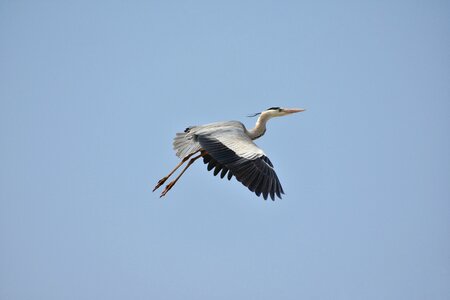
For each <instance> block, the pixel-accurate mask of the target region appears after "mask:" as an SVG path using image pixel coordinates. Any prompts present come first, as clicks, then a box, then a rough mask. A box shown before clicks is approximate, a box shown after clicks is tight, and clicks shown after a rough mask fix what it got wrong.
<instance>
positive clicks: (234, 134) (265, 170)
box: [196, 127, 283, 200]
mask: <svg viewBox="0 0 450 300" xmlns="http://www.w3.org/2000/svg"><path fill="white" fill-rule="evenodd" d="M196 139H197V141H198V143H199V144H200V146H201V147H202V149H204V150H205V151H206V152H207V153H208V155H207V156H209V157H205V158H204V161H205V163H208V170H211V169H212V168H213V167H214V166H215V167H216V168H219V170H218V171H217V173H218V172H219V171H220V169H222V174H223V176H225V174H226V172H225V173H224V170H227V171H228V172H229V173H228V178H229V179H230V178H231V177H232V176H233V175H234V176H235V177H236V179H237V180H238V181H239V182H241V183H242V184H243V185H244V186H246V187H248V189H249V190H250V191H252V192H254V193H255V194H256V195H258V196H260V195H262V196H263V198H264V199H267V198H268V197H269V195H270V197H271V199H272V200H275V195H276V196H277V197H278V198H280V199H281V194H282V193H283V192H282V191H283V190H282V188H281V183H280V181H279V179H278V176H277V174H276V173H275V170H274V169H273V165H272V163H271V162H270V160H269V158H268V157H267V156H265V154H264V152H263V151H262V150H261V149H260V148H258V146H256V144H255V143H253V141H252V140H251V139H250V138H249V137H248V136H247V135H246V134H245V132H244V129H243V127H241V129H239V128H238V127H232V128H228V129H225V130H221V131H220V133H219V132H217V134H216V133H214V132H208V133H206V132H205V133H204V134H201V132H197V136H196ZM216 170H217V169H216ZM214 173H215V175H217V173H216V172H214ZM222 174H221V176H222ZM223 176H222V177H223Z"/></svg>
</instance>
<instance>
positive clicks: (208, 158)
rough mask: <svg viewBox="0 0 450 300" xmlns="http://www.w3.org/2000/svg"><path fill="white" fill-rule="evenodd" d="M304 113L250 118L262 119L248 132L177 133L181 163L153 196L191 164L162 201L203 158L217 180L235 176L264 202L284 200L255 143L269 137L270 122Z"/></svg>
mask: <svg viewBox="0 0 450 300" xmlns="http://www.w3.org/2000/svg"><path fill="white" fill-rule="evenodd" d="M304 110H305V109H299V108H290V109H289V108H281V107H271V108H268V109H267V110H265V111H262V112H259V113H256V114H254V115H252V116H251V117H254V116H258V115H259V117H258V119H257V121H256V125H255V127H254V128H253V129H249V130H248V129H247V128H246V127H245V126H244V124H242V123H241V122H239V121H226V122H216V123H211V124H206V125H200V126H190V127H187V128H186V129H185V130H184V132H181V133H177V134H176V136H175V138H174V140H173V149H174V150H175V152H176V155H177V156H178V157H179V158H180V159H181V161H180V162H179V164H178V165H176V167H175V168H174V169H173V170H172V171H171V172H170V173H169V174H168V175H167V176H165V177H163V178H162V179H161V180H159V181H158V183H157V184H156V186H155V188H154V189H153V192H154V191H155V190H157V189H158V188H159V187H160V186H161V185H163V184H164V183H165V182H166V181H167V179H169V178H170V177H171V176H172V175H173V174H174V173H175V172H176V171H177V170H178V168H180V167H181V166H182V165H183V164H184V163H185V162H186V161H188V160H189V162H188V163H187V165H186V166H185V167H184V168H183V169H182V171H181V172H180V174H179V175H178V176H177V177H176V178H175V179H174V180H173V181H171V182H170V183H169V184H167V186H166V187H165V189H164V190H163V191H162V193H161V195H160V197H164V196H165V195H166V194H167V192H168V191H169V190H171V189H172V187H173V186H174V185H175V184H176V183H177V181H178V180H179V179H180V178H181V176H182V175H183V174H184V173H185V172H186V170H187V169H188V168H189V167H190V166H191V165H192V164H193V163H194V162H195V161H196V160H197V159H199V158H201V157H202V158H203V162H204V163H205V164H207V169H208V171H211V170H212V169H214V172H213V173H214V176H216V175H217V174H219V172H220V178H224V177H225V176H227V178H228V180H231V178H232V177H233V176H234V177H235V178H236V179H237V181H239V182H241V183H242V184H243V185H244V186H246V187H247V188H248V189H249V190H250V191H252V192H254V193H255V194H256V195H257V196H258V197H259V196H261V195H262V196H263V198H264V200H267V198H268V196H270V198H271V199H272V200H275V196H277V197H278V198H280V199H281V194H284V191H283V188H282V186H281V183H280V180H279V179H278V176H277V174H276V173H275V170H274V167H273V164H272V162H271V161H270V160H269V158H268V157H267V156H266V154H265V153H264V151H263V150H262V149H261V148H259V147H258V146H257V145H256V144H255V143H254V142H253V141H254V140H256V139H258V138H260V137H262V136H263V135H264V134H265V133H266V124H267V122H268V121H269V120H270V119H272V118H274V117H282V116H287V115H290V114H293V113H298V112H302V111H304Z"/></svg>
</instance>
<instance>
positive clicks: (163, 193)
mask: <svg viewBox="0 0 450 300" xmlns="http://www.w3.org/2000/svg"><path fill="white" fill-rule="evenodd" d="M174 185H175V182H174V181H172V182H170V183H169V184H168V185H166V188H165V189H164V191H162V193H161V196H159V198H162V197H164V196H165V195H166V194H167V192H168V191H170V189H171V188H172V187H173V186H174Z"/></svg>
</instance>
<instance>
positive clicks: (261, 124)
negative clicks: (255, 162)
mask: <svg viewBox="0 0 450 300" xmlns="http://www.w3.org/2000/svg"><path fill="white" fill-rule="evenodd" d="M269 119H270V117H269V116H268V115H266V114H261V115H260V116H259V118H258V120H257V121H256V124H255V127H254V128H253V129H250V130H248V131H247V132H248V136H249V137H250V138H251V139H252V140H256V139H257V138H260V137H262V136H263V135H264V133H265V132H266V123H267V121H269Z"/></svg>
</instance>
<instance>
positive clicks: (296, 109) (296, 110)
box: [283, 108, 305, 114]
mask: <svg viewBox="0 0 450 300" xmlns="http://www.w3.org/2000/svg"><path fill="white" fill-rule="evenodd" d="M283 110H284V111H285V112H287V113H289V114H293V113H298V112H302V111H305V109H303V108H286V109H283Z"/></svg>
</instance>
